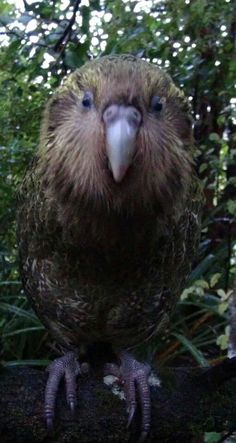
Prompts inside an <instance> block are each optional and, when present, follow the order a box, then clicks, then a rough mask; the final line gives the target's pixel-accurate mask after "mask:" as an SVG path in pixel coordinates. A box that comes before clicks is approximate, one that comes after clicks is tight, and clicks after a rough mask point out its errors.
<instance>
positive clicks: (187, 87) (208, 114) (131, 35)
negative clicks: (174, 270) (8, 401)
mask: <svg viewBox="0 0 236 443" xmlns="http://www.w3.org/2000/svg"><path fill="white" fill-rule="evenodd" d="M235 33H236V22H235V18H234V16H233V1H231V0H218V1H217V2H216V1H215V0H210V1H206V0H185V1H184V0H159V1H157V0H156V1H155V0H153V1H146V2H143V1H138V0H135V1H134V0H115V1H113V0H90V1H86V0H83V1H81V2H80V1H68V0H64V1H62V0H60V1H54V0H50V1H42V0H38V1H35V0H31V1H26V0H25V1H18V2H13V1H11V0H2V1H1V2H0V41H2V45H1V49H0V68H1V69H0V100H1V107H0V121H1V122H2V128H1V133H0V150H1V163H0V176H1V179H2V180H1V190H0V193H1V194H0V197H1V198H0V227H1V229H0V260H1V269H0V278H1V283H0V331H1V335H2V348H3V356H2V357H3V359H4V361H5V364H8V365H12V364H20V363H21V362H22V363H25V362H26V360H27V361H29V360H30V362H31V364H36V363H38V364H40V363H41V364H46V361H45V360H43V359H44V358H47V357H48V358H50V356H51V353H52V351H51V350H50V349H49V348H47V350H45V347H46V345H47V344H48V343H51V342H50V341H48V337H47V333H46V332H45V331H44V328H43V327H42V325H41V324H40V322H39V320H38V319H37V318H36V316H35V314H34V313H33V312H32V311H31V309H30V307H29V306H28V303H27V301H26V299H25V296H24V294H23V292H22V289H21V283H20V279H19V274H18V265H17V251H16V238H15V230H16V226H15V208H16V188H17V186H18V183H19V182H20V181H21V179H22V176H23V174H24V170H25V169H26V167H27V165H28V163H29V161H30V159H31V158H32V155H33V153H34V150H35V148H36V146H37V142H38V137H39V125H40V117H41V113H42V109H43V106H44V103H45V101H46V99H47V97H48V96H49V95H50V94H51V93H52V91H53V90H54V89H55V88H56V87H57V85H58V84H59V83H60V82H61V80H62V78H63V77H64V75H65V74H67V73H69V72H70V71H71V70H73V69H75V68H76V67H79V66H81V65H82V64H83V63H84V62H85V61H86V60H87V59H89V58H91V57H95V56H100V55H103V54H108V53H124V52H125V53H127V52H131V53H134V54H136V55H138V56H140V57H143V58H145V59H147V60H150V61H152V62H153V63H156V64H158V65H159V66H161V67H163V68H164V69H166V70H167V71H168V72H169V73H170V74H171V76H172V77H173V79H174V81H175V82H176V84H178V85H179V87H180V88H183V89H184V91H185V93H186V95H187V96H188V97H189V100H190V101H191V103H192V107H193V118H194V120H195V122H196V123H195V137H196V143H197V147H198V152H197V156H196V167H197V168H198V171H199V174H200V175H201V177H202V180H203V181H204V184H205V195H206V204H205V208H204V214H203V231H202V242H201V245H200V249H199V256H198V258H197V260H196V262H195V264H194V268H193V271H192V274H191V276H190V278H189V281H188V283H187V287H186V289H185V291H184V292H183V294H182V298H181V301H180V303H179V306H178V309H177V313H176V315H175V317H174V319H173V322H172V325H171V329H170V331H169V335H168V334H167V335H166V337H164V338H163V341H162V343H157V344H156V348H155V352H156V354H157V358H158V360H159V361H162V362H165V361H167V360H170V359H171V358H172V359H173V358H175V359H177V358H179V355H181V356H182V358H187V359H189V356H190V355H191V356H192V357H193V358H194V359H195V360H196V361H197V363H198V364H202V365H204V364H209V363H211V360H212V359H213V360H214V359H217V358H222V356H223V355H225V349H226V347H227V337H228V329H227V323H228V315H227V310H228V301H229V296H230V288H231V287H232V279H233V274H234V273H235V271H236V257H235V255H236V241H235V238H236V235H235V233H236V222H235V216H236V204H235V194H236V190H235V186H236V178H235V177H236V166H235V164H236V163H235V157H236V148H235V138H236V133H235V122H236V120H235V119H236V116H235V104H236V99H235V96H236V95H235V84H234V83H235V77H236V62H235V59H234V57H233V55H234V38H235ZM184 356H185V357H184ZM192 357H191V358H192ZM211 441H213V440H211ZM214 441H216V440H214Z"/></svg>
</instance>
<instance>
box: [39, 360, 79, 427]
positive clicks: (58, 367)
mask: <svg viewBox="0 0 236 443" xmlns="http://www.w3.org/2000/svg"><path fill="white" fill-rule="evenodd" d="M47 371H48V372H49V377H48V381H47V385H46V390H45V403H44V412H45V418H46V424H47V428H48V430H52V429H53V419H54V411H55V402H56V395H57V391H58V386H59V383H60V381H61V379H62V378H63V377H65V382H66V398H67V403H68V405H69V408H70V410H71V411H72V413H73V412H74V410H75V407H76V377H77V375H78V373H79V372H80V366H79V363H78V362H77V360H76V355H75V354H74V353H73V352H68V353H67V354H65V355H64V356H63V357H61V358H57V359H56V360H54V361H53V362H52V363H51V364H50V365H49V366H48V368H47Z"/></svg>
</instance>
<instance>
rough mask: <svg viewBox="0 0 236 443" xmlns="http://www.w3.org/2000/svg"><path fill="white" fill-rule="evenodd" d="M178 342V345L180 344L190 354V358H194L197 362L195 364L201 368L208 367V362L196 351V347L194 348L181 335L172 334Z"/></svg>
mask: <svg viewBox="0 0 236 443" xmlns="http://www.w3.org/2000/svg"><path fill="white" fill-rule="evenodd" d="M173 335H174V336H175V337H176V338H177V339H178V340H179V341H180V343H182V345H183V346H184V347H185V348H186V349H187V350H188V351H189V352H190V353H191V354H192V356H193V357H194V358H195V360H196V361H197V363H198V364H199V365H200V366H202V367H208V366H209V363H208V361H207V360H206V359H205V357H204V355H203V354H202V352H201V351H200V350H199V349H197V347H196V346H194V344H193V343H192V342H191V341H190V340H189V339H188V338H187V337H185V336H183V335H181V334H176V333H175V334H173Z"/></svg>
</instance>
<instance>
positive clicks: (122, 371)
mask: <svg viewBox="0 0 236 443" xmlns="http://www.w3.org/2000/svg"><path fill="white" fill-rule="evenodd" d="M119 357H120V360H121V366H120V368H118V366H117V365H114V364H109V365H106V367H105V372H106V374H112V375H114V376H116V377H117V376H118V377H119V379H122V381H123V385H124V391H125V396H126V403H127V409H128V423H127V428H129V427H130V425H131V423H132V421H133V418H134V416H135V412H136V406H137V401H136V399H137V397H138V399H139V403H140V407H141V420H142V424H141V435H140V437H139V440H138V443H143V442H144V441H145V440H146V438H147V435H148V433H149V429H150V422H151V399H150V389H149V385H148V376H149V374H150V367H149V365H147V364H143V363H139V362H138V361H137V360H135V358H134V357H132V355H130V354H129V353H128V352H120V354H119ZM137 394H138V395H137Z"/></svg>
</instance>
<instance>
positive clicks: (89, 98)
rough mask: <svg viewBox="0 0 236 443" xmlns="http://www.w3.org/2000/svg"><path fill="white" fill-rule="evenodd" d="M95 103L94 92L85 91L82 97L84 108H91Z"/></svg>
mask: <svg viewBox="0 0 236 443" xmlns="http://www.w3.org/2000/svg"><path fill="white" fill-rule="evenodd" d="M92 104H93V94H92V93H91V92H85V94H84V96H83V99H82V105H83V107H84V108H87V109H89V108H91V106H92Z"/></svg>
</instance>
